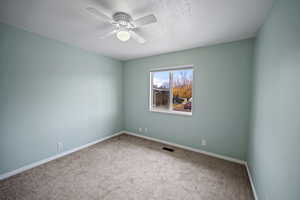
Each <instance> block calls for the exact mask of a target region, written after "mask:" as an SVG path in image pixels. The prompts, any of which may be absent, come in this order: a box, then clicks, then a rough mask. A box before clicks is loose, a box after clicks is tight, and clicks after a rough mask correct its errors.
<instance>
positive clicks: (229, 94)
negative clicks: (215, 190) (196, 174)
mask: <svg viewBox="0 0 300 200" xmlns="http://www.w3.org/2000/svg"><path fill="white" fill-rule="evenodd" d="M252 61H253V40H245V41H239V42H233V43H228V44H222V45H216V46H212V47H205V48H197V49H192V50H186V51H180V52H176V53H171V54H166V55H160V56H153V57H148V58H143V59H137V60H132V61H127V62H125V64H124V77H123V80H124V103H125V111H124V123H125V129H126V130H128V131H132V132H136V133H137V132H138V131H137V128H139V127H142V128H148V132H147V133H142V134H144V135H147V136H151V137H155V138H159V139H163V140H167V141H170V142H174V143H177V144H181V145H186V146H190V147H193V148H198V149H203V150H206V151H209V152H214V153H218V154H222V155H225V156H231V157H234V158H238V159H242V160H244V159H245V158H246V151H247V144H248V134H249V118H250V105H251V102H250V101H251V84H252V66H253V63H252ZM186 64H193V65H194V67H195V70H194V85H193V87H194V88H193V89H194V91H193V116H191V117H190V116H178V115H167V114H162V113H153V112H149V106H148V105H149V70H150V69H154V68H159V67H173V66H178V65H186ZM201 139H206V140H207V146H200V141H201Z"/></svg>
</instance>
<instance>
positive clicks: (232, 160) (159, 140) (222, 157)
mask: <svg viewBox="0 0 300 200" xmlns="http://www.w3.org/2000/svg"><path fill="white" fill-rule="evenodd" d="M123 133H125V134H128V135H133V136H136V137H140V138H144V139H147V140H152V141H155V142H159V143H163V144H167V145H170V146H174V147H178V148H181V149H186V150H189V151H193V152H197V153H202V154H205V155H208V156H212V157H216V158H220V159H223V160H227V161H231V162H235V163H239V164H242V165H246V163H247V162H246V161H244V160H239V159H236V158H231V157H228V156H222V155H219V154H216V153H211V152H207V151H203V150H200V149H195V148H192V147H188V146H184V145H180V144H175V143H172V142H167V141H165V140H161V139H157V138H153V137H148V136H145V135H140V134H137V133H133V132H129V131H123Z"/></svg>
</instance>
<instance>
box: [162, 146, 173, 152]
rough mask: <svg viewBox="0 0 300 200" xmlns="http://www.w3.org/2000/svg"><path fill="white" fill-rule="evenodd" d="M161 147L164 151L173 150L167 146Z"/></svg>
mask: <svg viewBox="0 0 300 200" xmlns="http://www.w3.org/2000/svg"><path fill="white" fill-rule="evenodd" d="M162 149H163V150H165V151H169V152H173V151H174V149H171V148H168V147H163V148H162Z"/></svg>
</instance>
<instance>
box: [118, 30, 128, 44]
mask: <svg viewBox="0 0 300 200" xmlns="http://www.w3.org/2000/svg"><path fill="white" fill-rule="evenodd" d="M117 38H118V39H119V40H121V41H122V42H126V41H128V40H129V39H130V33H129V32H128V31H127V30H121V31H118V32H117Z"/></svg>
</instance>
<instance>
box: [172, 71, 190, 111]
mask: <svg viewBox="0 0 300 200" xmlns="http://www.w3.org/2000/svg"><path fill="white" fill-rule="evenodd" d="M192 85H193V70H192V69H186V70H178V71H173V105H172V108H173V110H175V111H184V112H191V111H192Z"/></svg>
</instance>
